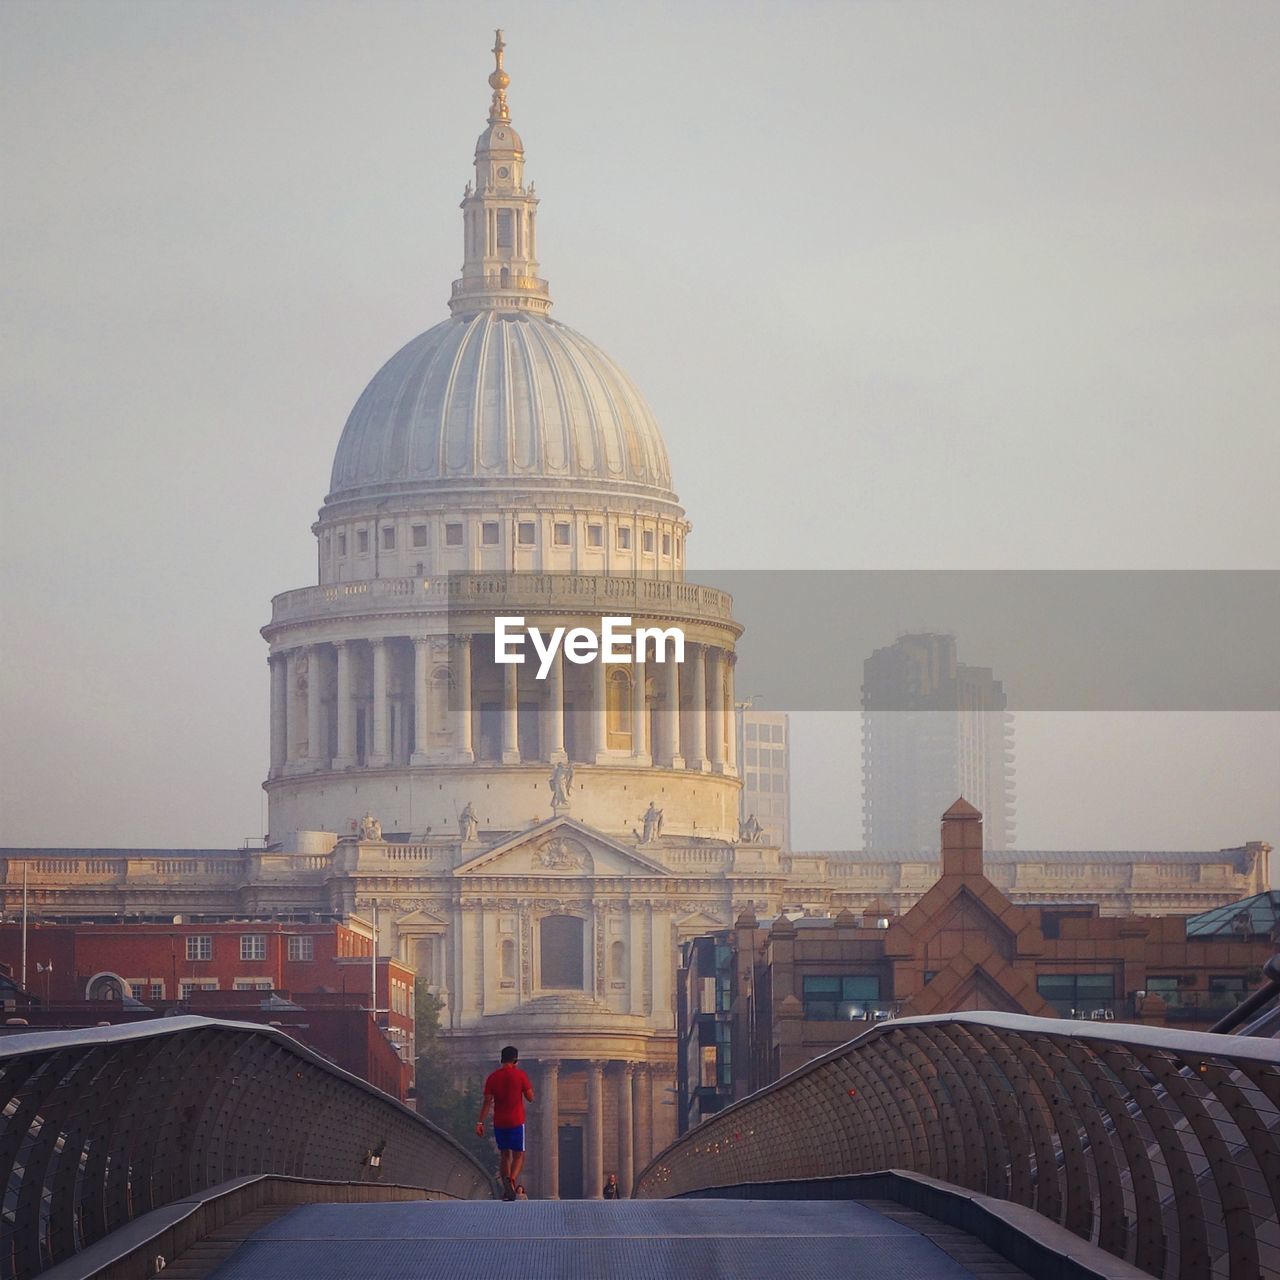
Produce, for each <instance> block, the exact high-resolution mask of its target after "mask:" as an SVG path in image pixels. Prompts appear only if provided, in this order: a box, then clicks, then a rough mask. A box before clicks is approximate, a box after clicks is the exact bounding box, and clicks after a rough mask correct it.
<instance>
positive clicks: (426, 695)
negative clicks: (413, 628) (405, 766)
mask: <svg viewBox="0 0 1280 1280" xmlns="http://www.w3.org/2000/svg"><path fill="white" fill-rule="evenodd" d="M430 666H431V637H430V636H414V637H413V745H412V748H411V749H412V751H413V754H412V755H411V756H410V757H409V763H410V764H426V763H427V759H428V756H427V743H428V742H429V741H430V737H429V725H428V721H430V719H431V689H430V686H429V685H428V683H427V680H428V672H429V670H430Z"/></svg>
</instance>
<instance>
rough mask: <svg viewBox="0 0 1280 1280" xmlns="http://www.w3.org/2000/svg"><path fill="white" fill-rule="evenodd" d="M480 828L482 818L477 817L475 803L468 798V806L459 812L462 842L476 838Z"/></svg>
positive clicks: (459, 828) (459, 832)
mask: <svg viewBox="0 0 1280 1280" xmlns="http://www.w3.org/2000/svg"><path fill="white" fill-rule="evenodd" d="M479 830H480V819H479V818H478V817H476V809H475V805H473V804H472V803H471V801H470V800H468V801H467V804H466V808H464V809H463V811H462V812H461V813H460V814H458V834H459V835H460V836H461V837H462V843H463V844H467V843H468V842H469V841H472V840H474V839H475V838H476V835H477V833H478V832H479Z"/></svg>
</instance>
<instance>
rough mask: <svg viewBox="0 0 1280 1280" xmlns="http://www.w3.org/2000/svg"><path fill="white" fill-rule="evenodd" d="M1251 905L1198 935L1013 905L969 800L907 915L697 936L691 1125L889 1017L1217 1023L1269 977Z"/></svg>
mask: <svg viewBox="0 0 1280 1280" xmlns="http://www.w3.org/2000/svg"><path fill="white" fill-rule="evenodd" d="M1278 896H1280V895H1274V894H1270V893H1264V894H1260V895H1257V901H1259V902H1261V900H1263V899H1266V900H1267V901H1268V902H1272V901H1273V900H1274V899H1276V898H1277V897H1278ZM1254 902H1255V900H1254V899H1250V900H1249V903H1250V904H1252V903H1254ZM1247 905H1248V904H1245V903H1241V904H1238V906H1239V908H1241V909H1240V910H1235V911H1234V912H1233V909H1232V908H1219V909H1218V911H1216V912H1210V913H1206V916H1218V915H1221V916H1222V918H1223V920H1224V921H1225V922H1226V924H1225V925H1223V926H1222V927H1214V928H1202V927H1201V925H1200V920H1201V918H1200V917H1196V916H1191V917H1188V916H1103V915H1101V914H1100V912H1099V908H1098V906H1097V905H1096V904H1095V905H1090V904H1088V903H1072V904H1061V903H1059V904H1054V905H1051V906H1035V905H1024V904H1019V903H1015V902H1013V901H1011V900H1010V899H1009V898H1008V897H1007V896H1006V895H1005V894H1004V893H1002V892H1001V891H1000V890H999V889H998V888H996V886H995V885H994V884H992V883H991V881H990V880H988V879H987V877H986V875H985V874H984V870H983V849H982V815H981V814H980V813H979V812H978V811H977V810H976V809H975V808H973V806H972V805H969V804H967V803H966V802H965V801H963V800H960V801H958V802H957V803H956V804H954V805H953V806H952V807H951V808H950V809H949V810H948V811H947V812H946V814H945V815H944V816H943V821H942V875H941V876H940V878H939V879H938V880H937V881H936V882H935V883H934V885H933V886H932V887H931V888H930V889H929V890H928V891H927V892H926V893H925V894H924V895H923V896H922V897H921V898H920V900H919V901H918V902H917V903H916V904H915V905H914V906H913V907H912V908H911V909H910V910H908V911H906V912H905V913H904V914H902V915H901V916H894V915H892V914H890V913H889V912H887V911H881V910H877V909H875V908H872V909H869V910H867V911H866V912H864V913H863V914H862V915H855V914H854V913H853V912H850V911H844V912H841V913H840V914H839V915H836V916H834V917H831V916H821V917H807V916H805V917H799V918H789V917H788V916H785V915H783V916H779V917H777V919H775V920H773V921H771V922H761V921H759V920H757V919H756V918H755V916H753V915H750V914H744V915H743V916H741V917H739V919H738V921H737V923H736V925H735V927H734V928H733V929H729V930H725V931H723V932H720V933H715V934H709V935H707V936H706V937H702V938H696V939H694V940H693V941H691V942H689V943H687V944H686V945H685V952H684V965H683V968H682V969H681V972H680V980H679V983H678V993H679V1023H680V1028H679V1037H680V1040H679V1045H680V1048H679V1074H680V1093H681V1104H682V1110H681V1115H682V1119H683V1120H685V1122H686V1123H687V1124H696V1123H697V1121H698V1120H699V1119H700V1118H701V1117H702V1116H704V1115H707V1114H710V1113H711V1112H712V1111H715V1110H719V1109H720V1107H722V1106H724V1105H725V1104H726V1103H727V1102H729V1101H732V1100H735V1099H737V1098H741V1097H745V1096H746V1095H747V1094H748V1093H750V1092H752V1091H753V1090H755V1089H758V1088H760V1087H762V1086H763V1085H766V1084H769V1083H771V1082H772V1081H774V1080H776V1079H778V1078H779V1077H780V1076H782V1075H785V1074H786V1073H787V1072H789V1071H791V1070H793V1069H794V1068H796V1067H798V1066H800V1065H801V1064H803V1063H805V1062H807V1061H809V1059H811V1058H813V1057H815V1056H817V1055H818V1054H820V1053H824V1052H826V1051H827V1050H829V1049H833V1048H835V1047H836V1046H838V1045H841V1044H844V1043H845V1042H847V1041H848V1040H851V1039H852V1038H853V1037H854V1036H855V1035H856V1034H857V1033H858V1031H859V1030H861V1029H862V1028H863V1027H864V1026H865V1025H866V1022H867V1021H871V1020H877V1019H880V1018H885V1017H908V1016H912V1015H920V1014H940V1013H954V1012H960V1011H962V1010H971V1009H991V1010H998V1011H1001V1012H1006V1013H1023V1014H1031V1015H1034V1016H1037V1017H1075V1018H1096V1019H1103V1020H1108V1021H1109V1020H1112V1019H1117V1020H1120V1021H1137V1022H1143V1023H1147V1024H1149V1025H1151V1024H1154V1025H1164V1024H1170V1025H1180V1026H1192V1027H1199V1028H1200V1029H1206V1030H1207V1029H1208V1027H1209V1026H1211V1025H1212V1024H1213V1022H1215V1021H1217V1019H1218V1018H1220V1017H1221V1016H1223V1014H1225V1013H1226V1012H1227V1011H1228V1010H1230V1009H1231V1008H1232V1007H1233V1006H1234V1005H1235V1004H1236V1003H1238V1002H1239V1001H1240V1000H1241V999H1243V998H1244V996H1245V995H1246V994H1247V993H1248V992H1249V991H1251V990H1252V989H1253V988H1254V987H1256V986H1257V985H1258V983H1259V981H1260V980H1261V969H1262V965H1263V964H1264V963H1265V962H1266V960H1267V959H1268V958H1269V957H1270V956H1271V955H1272V954H1274V953H1275V951H1276V946H1277V941H1280V939H1278V938H1277V936H1276V925H1275V923H1274V920H1275V911H1274V909H1273V910H1271V911H1270V913H1268V912H1266V911H1263V912H1259V911H1256V910H1252V909H1250V910H1244V908H1245V907H1246V906H1247ZM1268 920H1270V921H1271V923H1270V924H1267V923H1266V921H1268ZM1250 921H1252V923H1249V922H1250ZM1259 921H1262V923H1261V924H1259V923H1258V922H1259Z"/></svg>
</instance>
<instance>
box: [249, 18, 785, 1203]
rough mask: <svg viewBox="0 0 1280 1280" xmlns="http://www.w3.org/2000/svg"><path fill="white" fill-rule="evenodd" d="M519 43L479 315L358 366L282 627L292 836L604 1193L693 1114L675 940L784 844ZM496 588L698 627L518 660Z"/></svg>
mask: <svg viewBox="0 0 1280 1280" xmlns="http://www.w3.org/2000/svg"><path fill="white" fill-rule="evenodd" d="M494 55H495V58H496V62H497V65H496V67H495V69H494V71H493V73H492V74H491V75H490V77H489V84H490V86H491V88H492V99H491V103H490V109H489V119H488V125H487V127H486V128H485V130H484V132H483V133H482V134H481V135H480V139H479V141H478V142H477V144H476V150H475V177H474V180H473V181H471V182H468V183H467V186H466V189H465V192H464V195H463V199H462V206H461V207H462V231H463V266H462V274H461V277H460V278H459V279H458V280H456V281H454V283H453V289H452V294H451V296H450V298H449V311H450V313H451V314H450V316H449V318H447V319H445V320H443V321H442V322H441V323H439V324H437V325H435V326H434V327H433V328H431V329H428V330H427V331H426V332H425V333H423V334H421V335H420V336H419V337H417V338H415V339H414V340H413V341H412V342H410V343H409V344H408V345H407V346H405V347H404V348H403V349H402V350H401V351H399V352H398V353H397V354H396V355H394V356H393V357H392V358H391V359H390V360H389V361H388V362H387V364H386V365H385V366H384V367H383V368H382V369H381V370H380V371H379V372H378V373H377V374H376V375H375V377H374V378H373V381H372V382H370V384H369V386H368V387H367V388H366V390H365V391H364V393H363V394H362V395H361V396H360V398H359V400H358V402H357V404H356V406H355V408H354V410H353V411H352V413H351V416H350V418H349V419H348V421H347V424H346V428H345V429H344V431H343V433H342V437H341V439H340V441H339V443H338V448H337V454H336V456H335V458H334V464H333V474H332V480H331V484H330V491H329V494H328V496H327V497H326V498H325V500H324V504H323V506H322V507H321V510H320V515H319V519H318V520H317V521H316V523H315V525H314V526H313V532H314V534H315V537H316V539H317V541H318V544H319V545H318V551H319V585H317V586H315V587H308V588H304V589H302V590H298V591H290V592H286V593H284V594H283V595H280V596H278V597H276V599H275V601H274V603H273V610H272V618H271V622H270V624H269V625H268V626H266V627H265V628H264V629H263V635H264V636H265V637H266V639H267V641H268V642H269V644H270V646H271V655H270V666H271V768H270V775H269V778H268V780H267V782H266V790H267V794H268V801H269V815H270V820H269V830H270V836H269V843H271V844H273V845H276V844H278V845H279V846H280V847H281V848H282V849H284V850H293V851H295V856H298V857H303V858H305V857H307V856H308V853H307V851H308V850H311V851H313V852H312V853H311V854H310V856H311V857H314V858H317V859H318V862H323V863H327V864H329V866H328V868H327V870H328V871H331V872H333V873H338V872H340V873H341V876H342V880H341V889H340V890H337V882H336V881H331V882H329V883H330V884H331V886H332V887H333V888H334V889H335V890H336V891H338V892H340V894H341V901H340V902H339V901H335V902H334V903H333V904H332V905H333V906H335V907H337V908H339V909H342V910H346V911H352V912H354V913H356V914H360V915H365V914H369V913H376V917H377V922H378V927H379V931H380V934H381V936H382V938H383V939H384V944H383V949H384V950H386V949H388V947H392V948H396V949H398V951H399V952H400V954H401V955H402V957H403V958H404V959H406V960H408V961H409V962H410V963H411V964H413V965H414V966H415V968H416V969H417V971H418V973H419V976H420V977H422V978H425V979H426V980H427V981H428V982H429V983H430V985H431V986H432V988H433V989H434V990H435V991H437V992H438V993H439V994H440V996H441V997H442V998H443V999H444V1000H445V1002H446V1015H447V1017H446V1025H447V1027H448V1032H449V1035H450V1037H451V1038H452V1040H453V1047H454V1050H455V1054H456V1056H457V1057H458V1058H459V1059H460V1060H461V1061H465V1062H469V1063H471V1064H472V1065H473V1066H474V1068H475V1070H476V1071H477V1072H479V1071H481V1070H487V1069H489V1068H490V1067H491V1066H492V1065H493V1064H494V1063H496V1061H497V1056H498V1051H499V1049H500V1047H501V1046H502V1045H503V1044H505V1043H507V1042H508V1041H515V1042H517V1043H518V1045H519V1048H520V1052H521V1060H522V1062H523V1063H525V1064H526V1065H527V1066H528V1068H529V1070H530V1074H531V1075H532V1077H533V1079H534V1081H535V1085H536V1087H537V1090H538V1094H539V1100H538V1104H537V1105H538V1107H539V1108H540V1114H539V1117H538V1120H539V1123H538V1125H537V1130H538V1134H539V1136H538V1140H537V1142H536V1144H535V1146H536V1156H535V1159H540V1160H541V1161H542V1162H543V1163H542V1167H541V1169H535V1170H531V1172H536V1173H537V1174H538V1175H539V1176H537V1178H536V1180H535V1182H536V1188H537V1190H538V1191H539V1192H540V1193H541V1194H550V1195H556V1194H558V1193H560V1192H562V1191H563V1193H565V1194H570V1195H572V1194H579V1195H580V1194H583V1192H584V1191H585V1193H586V1194H588V1195H590V1194H598V1192H599V1187H600V1183H601V1179H602V1176H603V1175H604V1173H605V1171H606V1170H608V1171H613V1170H616V1171H617V1172H618V1173H619V1180H620V1181H621V1182H622V1184H623V1187H624V1190H626V1189H627V1188H628V1187H629V1185H630V1182H631V1177H632V1173H633V1171H634V1170H635V1169H638V1168H640V1167H642V1166H643V1165H644V1164H645V1163H647V1161H648V1159H649V1157H650V1155H651V1154H652V1153H653V1152H654V1151H656V1150H657V1149H659V1148H660V1147H661V1146H663V1145H664V1144H665V1143H666V1142H668V1141H669V1140H671V1139H672V1138H673V1137H674V1136H675V1125H674V1117H675V1108H674V1107H673V1106H672V1105H670V1104H671V1102H672V1098H673V1087H674V1084H675V1077H674V1073H675V1053H674V1031H675V1015H674V999H675V997H674V990H673V979H674V970H675V956H676V948H677V943H678V940H679V939H680V938H681V937H682V936H689V935H693V934H696V933H701V932H705V930H706V929H707V928H709V927H714V926H724V925H727V924H730V923H732V920H733V918H734V914H735V912H736V911H737V910H738V909H739V908H741V907H743V906H745V905H746V903H747V902H748V901H750V900H752V899H754V898H760V899H761V900H763V899H764V898H766V897H767V896H768V894H767V892H762V891H761V887H755V888H753V886H752V884H751V882H750V877H749V875H748V877H747V879H746V880H743V879H741V878H740V876H741V873H742V872H743V871H744V870H747V869H749V868H750V867H753V866H754V867H757V868H761V867H763V865H764V864H763V863H762V861H761V860H762V858H764V857H766V856H767V854H768V853H769V852H772V851H770V850H766V849H764V848H762V847H759V846H758V845H757V844H749V845H747V846H744V849H745V850H747V852H746V854H745V856H743V850H739V849H738V848H737V847H736V843H737V840H738V834H739V825H738V817H739V815H738V791H739V781H738V771H737V765H736V761H735V758H734V757H735V738H736V735H735V733H734V723H733V714H734V687H733V668H734V643H735V641H736V639H737V637H738V635H739V632H740V628H739V627H738V626H737V625H736V624H735V623H734V620H733V617H732V613H731V602H730V600H729V598H728V597H727V596H726V595H724V593H722V592H720V591H717V590H713V589H710V588H705V587H700V586H697V585H694V584H692V583H689V582H687V581H686V580H685V577H684V572H683V566H684V561H685V555H686V541H687V538H688V535H689V528H690V525H689V521H688V520H687V518H686V516H685V513H684V510H683V509H682V508H681V506H680V504H679V502H678V500H677V497H676V494H675V492H674V490H673V488H672V479H671V471H670V466H669V463H668V459H667V452H666V448H665V446H664V444H663V440H662V436H661V434H660V433H659V431H658V427H657V424H656V423H655V421H654V418H653V415H652V413H651V411H650V410H649V408H648V406H647V405H646V404H645V401H644V399H643V398H642V397H641V395H640V394H639V392H638V391H637V390H636V388H635V387H634V386H633V385H632V383H631V381H630V380H629V379H628V378H627V376H626V375H625V374H624V373H623V372H622V371H621V370H620V369H619V368H618V367H617V365H615V364H614V363H613V361H612V360H610V359H609V357H608V356H606V355H605V354H604V353H603V352H602V351H601V350H600V349H599V348H598V347H596V346H595V345H594V344H593V343H592V342H590V341H589V340H588V339H587V338H584V337H583V336H582V335H581V334H579V333H577V332H575V331H574V330H573V329H570V328H568V327H567V326H566V325H563V324H560V323H558V322H557V321H555V320H553V319H551V318H550V316H549V312H550V310H551V297H550V292H549V289H548V285H547V282H546V280H544V279H543V278H542V277H541V276H540V275H539V266H538V259H537V253H538V244H537V216H538V197H537V195H536V194H535V189H534V184H533V183H532V182H529V181H528V180H527V179H526V176H525V155H524V145H523V143H522V142H521V139H520V135H519V134H518V133H517V132H516V130H515V127H514V126H513V124H512V120H511V113H510V110H509V108H508V104H507V87H508V83H509V78H508V75H507V72H506V71H505V70H504V67H503V43H502V39H501V35H500V34H499V37H498V40H497V41H496V43H495V46H494ZM498 614H501V615H508V616H520V617H522V618H524V619H525V622H526V623H527V624H528V625H530V626H533V625H539V626H541V627H542V628H543V629H544V630H545V631H547V632H550V631H551V630H552V629H553V628H554V627H556V626H560V625H569V626H584V627H587V628H590V629H592V630H593V631H597V632H598V630H599V628H600V626H601V619H602V618H603V617H604V616H621V617H630V618H631V619H632V622H633V624H634V626H636V627H640V626H646V627H647V626H652V627H655V628H659V629H663V630H665V629H667V628H670V627H673V626H675V627H679V628H680V629H681V630H682V632H683V634H684V637H685V645H686V647H685V656H684V661H683V663H680V664H677V663H676V662H674V661H667V662H663V663H658V662H656V661H650V662H647V663H639V662H637V663H636V664H634V665H621V664H617V665H613V664H611V665H606V664H604V663H602V662H599V661H595V662H591V663H589V664H584V665H577V664H574V663H571V662H568V661H566V660H565V659H564V656H563V654H557V656H556V658H555V660H554V662H553V665H552V666H551V669H550V670H549V671H548V672H547V675H546V678H545V679H542V680H538V679H536V678H535V669H534V667H533V666H532V665H530V664H525V665H515V664H498V663H496V662H495V660H494V637H493V632H494V618H495V615H498ZM654 656H656V654H655V655H654ZM353 822H354V823H355V825H356V829H355V831H354V835H355V836H356V838H355V839H354V840H345V841H344V842H343V843H342V845H341V846H340V847H339V848H338V849H337V852H336V854H334V853H331V852H330V848H329V846H330V845H332V843H333V840H334V838H335V837H336V836H337V835H339V834H342V835H351V834H352V824H353ZM326 832H327V833H331V834H329V835H328V836H326V835H325V834H324V833H326ZM731 869H733V870H736V871H737V872H738V873H739V875H738V876H735V877H733V878H732V879H731V878H729V877H727V876H726V875H725V872H727V871H729V870H731ZM293 882H294V884H295V885H297V888H298V890H299V891H300V892H303V891H304V887H303V885H302V883H300V880H299V878H295V879H294V881H293ZM305 892H306V894H307V896H308V897H310V896H311V891H310V890H305ZM300 905H301V904H300Z"/></svg>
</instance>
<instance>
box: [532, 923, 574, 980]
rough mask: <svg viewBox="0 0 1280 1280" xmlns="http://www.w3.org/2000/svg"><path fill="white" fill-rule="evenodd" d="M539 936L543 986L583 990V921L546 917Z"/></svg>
mask: <svg viewBox="0 0 1280 1280" xmlns="http://www.w3.org/2000/svg"><path fill="white" fill-rule="evenodd" d="M539 933H540V936H541V955H540V957H539V958H540V960H541V962H542V986H543V987H544V988H547V987H551V988H558V989H561V990H570V991H581V990H582V938H583V925H582V921H581V920H580V919H579V918H578V917H577V916H547V917H546V919H545V920H543V922H542V927H541V929H540V930H539Z"/></svg>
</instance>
